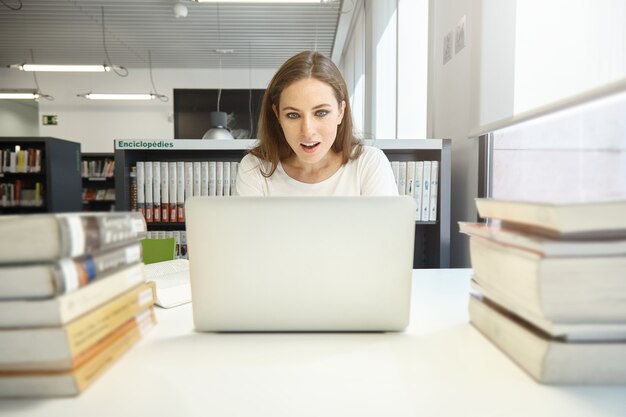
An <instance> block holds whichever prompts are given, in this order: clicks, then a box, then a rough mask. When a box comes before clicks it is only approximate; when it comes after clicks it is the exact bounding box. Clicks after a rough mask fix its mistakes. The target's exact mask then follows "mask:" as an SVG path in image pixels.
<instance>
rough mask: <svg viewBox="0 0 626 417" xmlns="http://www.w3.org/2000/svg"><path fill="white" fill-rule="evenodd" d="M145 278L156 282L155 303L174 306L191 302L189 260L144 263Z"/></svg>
mask: <svg viewBox="0 0 626 417" xmlns="http://www.w3.org/2000/svg"><path fill="white" fill-rule="evenodd" d="M145 270H146V280H147V281H152V282H154V283H155V284H156V301H155V303H156V305H158V306H159V307H163V308H171V307H176V306H179V305H181V304H186V303H189V302H191V282H190V278H189V261H188V260H187V259H174V260H171V261H164V262H157V263H153V264H149V265H146V267H145Z"/></svg>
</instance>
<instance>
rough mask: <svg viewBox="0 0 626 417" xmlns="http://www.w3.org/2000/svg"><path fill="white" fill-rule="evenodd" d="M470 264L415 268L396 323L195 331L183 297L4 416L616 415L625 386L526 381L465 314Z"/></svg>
mask: <svg viewBox="0 0 626 417" xmlns="http://www.w3.org/2000/svg"><path fill="white" fill-rule="evenodd" d="M469 277H470V270H468V269H456V270H454V269H450V270H416V271H415V272H414V279H413V282H414V285H413V310H412V318H411V324H410V326H409V328H408V330H407V331H406V332H405V333H399V334H391V333H387V334H384V333H383V334H211V333H205V334H200V333H195V332H194V331H193V322H192V315H191V306H190V305H186V306H182V307H177V308H174V309H171V310H158V312H157V318H158V321H159V324H158V325H157V327H156V328H155V329H153V330H152V331H151V332H150V333H149V334H148V335H147V336H146V338H145V339H144V340H142V341H141V342H140V343H139V344H138V345H136V346H135V347H134V348H133V349H132V350H131V351H130V352H128V353H127V354H126V355H125V356H124V357H123V358H122V359H121V360H120V361H118V362H117V363H115V364H114V365H113V367H112V368H110V369H109V370H108V371H106V373H105V374H104V375H102V376H101V377H100V378H99V379H98V380H96V381H95V383H94V384H93V385H92V386H91V387H89V388H88V389H87V390H86V391H85V392H84V393H82V394H81V395H80V396H79V397H77V398H69V399H65V398H64V399H53V400H4V401H0V414H10V415H11V416H15V417H18V416H47V417H49V416H79V415H81V416H82V415H85V416H120V415H133V416H143V415H149V414H150V415H152V416H161V415H168V416H176V417H178V416H216V417H221V416H229V417H233V416H246V417H248V416H272V417H275V416H299V417H304V416H316V417H317V416H342V417H344V416H359V417H363V416H377V417H380V416H390V417H391V416H418V415H421V416H464V417H471V416H477V417H478V416H480V417H485V416H507V417H514V416H520V417H522V416H523V417H528V416H533V417H539V416H556V415H563V416H568V417H579V416H593V417H601V416H624V415H626V387H548V386H542V385H539V384H537V383H535V382H534V381H533V380H532V379H531V378H530V377H529V376H528V375H526V374H525V373H524V372H523V371H522V370H521V369H520V368H518V367H517V366H516V365H515V364H514V363H513V362H511V361H510V360H509V359H508V358H507V357H506V356H505V355H504V354H502V353H501V352H500V351H499V350H498V349H497V348H496V347H494V346H493V345H492V344H491V343H490V342H489V341H488V340H487V339H485V338H484V337H483V336H482V335H481V334H480V333H478V332H477V331H476V330H475V329H474V328H472V327H471V326H470V325H469V324H468V314H467V300H468V293H469Z"/></svg>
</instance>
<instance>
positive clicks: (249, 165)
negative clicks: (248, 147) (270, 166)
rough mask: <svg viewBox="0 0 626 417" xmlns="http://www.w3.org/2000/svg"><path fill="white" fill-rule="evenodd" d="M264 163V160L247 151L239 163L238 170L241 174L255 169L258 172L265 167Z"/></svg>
mask: <svg viewBox="0 0 626 417" xmlns="http://www.w3.org/2000/svg"><path fill="white" fill-rule="evenodd" d="M266 165H267V163H266V162H264V161H263V160H261V159H260V158H258V157H256V156H254V155H252V154H251V153H248V154H246V155H245V156H244V157H243V158H242V159H241V162H240V163H239V170H240V171H241V172H242V173H243V174H247V173H250V172H255V171H256V172H258V173H260V172H261V170H262V169H265V168H267V167H266Z"/></svg>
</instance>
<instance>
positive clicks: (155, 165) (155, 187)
mask: <svg viewBox="0 0 626 417" xmlns="http://www.w3.org/2000/svg"><path fill="white" fill-rule="evenodd" d="M152 203H153V205H152V207H153V209H152V219H153V220H154V221H155V222H160V221H161V162H159V161H152Z"/></svg>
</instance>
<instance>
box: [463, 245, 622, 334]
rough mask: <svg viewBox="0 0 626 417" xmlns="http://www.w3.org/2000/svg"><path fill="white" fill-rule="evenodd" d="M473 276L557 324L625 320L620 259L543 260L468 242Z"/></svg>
mask: <svg viewBox="0 0 626 417" xmlns="http://www.w3.org/2000/svg"><path fill="white" fill-rule="evenodd" d="M470 258H471V263H472V268H473V269H474V277H475V279H476V281H477V282H478V283H480V284H481V285H485V286H488V287H490V288H493V289H494V290H496V291H498V292H501V293H503V294H506V295H508V296H510V297H514V298H515V300H516V303H518V304H520V305H523V306H524V308H525V310H527V311H529V312H531V313H532V314H534V315H536V316H541V317H544V318H546V319H548V320H551V321H554V322H562V323H607V322H608V323H611V322H613V323H616V322H624V321H625V318H626V303H625V302H624V294H626V280H625V279H624V271H626V256H587V257H544V256H541V255H540V254H538V253H535V252H531V251H527V250H522V249H519V248H516V247H513V246H507V245H503V244H500V243H497V242H494V241H491V240H488V239H484V238H481V237H477V236H471V237H470Z"/></svg>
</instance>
